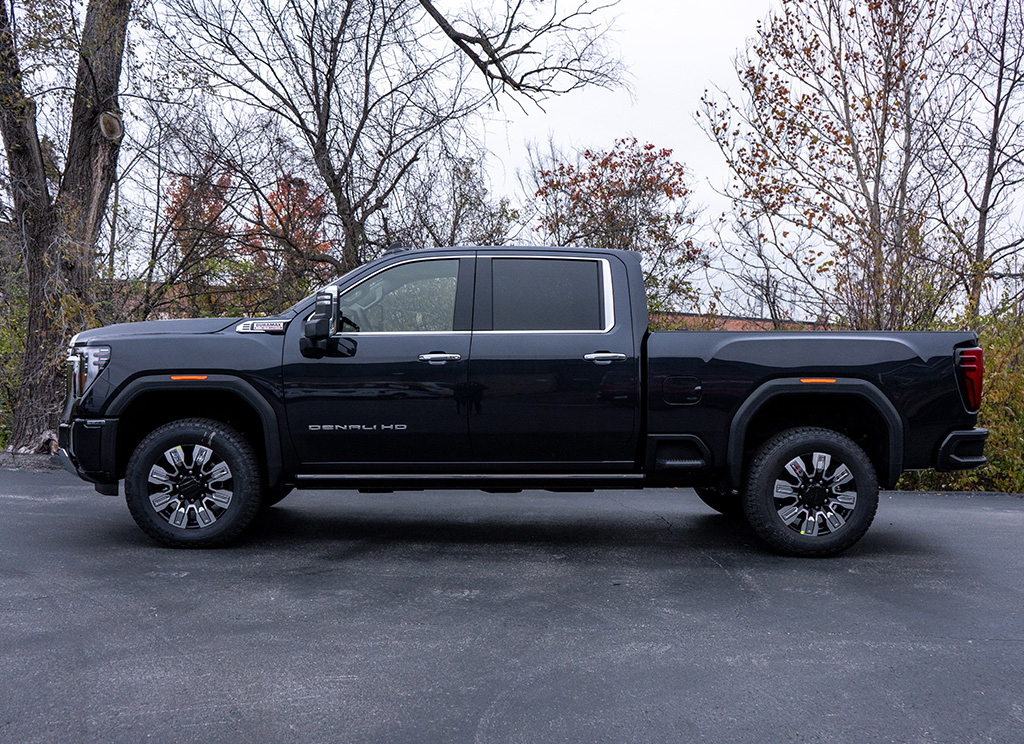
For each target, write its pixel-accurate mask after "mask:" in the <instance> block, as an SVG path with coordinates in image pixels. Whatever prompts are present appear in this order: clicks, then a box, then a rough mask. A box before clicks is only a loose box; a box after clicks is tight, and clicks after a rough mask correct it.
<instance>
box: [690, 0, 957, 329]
mask: <svg viewBox="0 0 1024 744" xmlns="http://www.w3.org/2000/svg"><path fill="white" fill-rule="evenodd" d="M950 9H951V8H949V7H947V6H946V4H945V2H944V0H880V1H879V2H872V3H855V2H849V1H846V0H784V2H783V3H782V5H781V8H780V9H779V10H778V12H777V13H775V14H774V15H772V16H771V17H770V18H769V19H768V20H767V21H766V22H765V23H764V24H763V25H759V28H758V33H757V35H756V37H755V38H754V39H753V41H752V42H751V44H750V46H749V47H748V49H747V50H746V53H745V54H743V55H741V56H740V57H739V58H738V59H737V60H736V69H737V74H738V77H739V82H740V85H741V86H742V94H741V96H740V98H739V99H738V100H733V99H731V98H730V97H728V96H724V95H719V96H715V95H712V94H705V96H704V98H703V101H702V107H701V110H700V111H699V113H698V118H699V120H700V121H701V122H702V123H703V126H704V127H705V130H706V131H707V132H708V134H709V135H710V136H711V138H712V139H713V140H714V141H715V142H716V144H718V146H719V148H720V149H721V151H722V153H723V154H724V155H725V158H726V162H727V163H728V166H729V168H730V170H731V172H732V177H733V180H732V183H731V185H730V195H731V196H732V197H733V199H734V203H735V205H736V210H737V215H738V218H739V221H740V222H741V223H747V224H749V222H750V220H753V221H754V223H755V224H764V225H767V224H769V223H770V226H771V229H770V230H767V231H766V230H761V229H759V230H758V231H757V232H756V233H748V234H747V236H746V237H747V239H748V248H749V249H752V250H753V253H754V255H757V256H760V257H761V258H762V259H763V260H765V261H767V262H768V264H769V267H770V271H771V272H773V273H775V274H777V275H778V276H779V277H781V278H782V279H784V281H785V282H787V283H788V284H790V285H791V286H793V287H802V288H803V289H804V297H803V299H802V303H803V304H804V305H806V306H814V305H819V304H820V305H823V306H824V307H825V309H826V312H827V314H829V315H831V316H833V317H834V318H838V319H839V320H840V321H842V322H844V323H846V324H848V325H850V326H852V327H855V328H875V329H879V328H920V327H924V326H927V325H928V324H929V323H931V322H932V321H933V319H934V318H935V317H936V316H937V315H939V314H940V313H941V312H942V311H943V310H944V308H947V307H948V306H949V304H950V302H951V298H952V296H953V292H954V290H955V286H954V284H955V277H954V276H953V275H952V274H951V273H950V272H948V271H946V270H945V269H944V262H943V261H942V260H941V259H942V257H944V256H945V255H946V254H948V252H949V248H950V242H951V241H950V237H949V235H948V229H947V228H946V227H945V225H943V224H942V222H941V221H939V220H937V219H936V218H935V216H934V212H935V211H936V210H935V200H936V193H937V192H936V187H935V185H934V183H933V182H932V180H931V179H929V178H928V177H927V174H926V173H925V172H924V170H923V167H922V166H923V163H924V160H925V157H926V155H927V153H928V152H930V149H931V148H932V147H933V146H934V143H933V141H932V140H933V137H934V127H933V126H932V125H931V122H929V121H928V120H927V114H928V112H929V111H930V110H932V108H933V107H932V106H930V105H929V104H930V103H931V102H932V101H933V100H934V99H935V98H936V96H937V95H938V91H939V90H940V89H941V86H942V81H943V79H944V71H943V68H944V66H946V65H948V64H950V63H951V61H950V58H949V56H948V51H949V49H948V47H947V46H946V45H945V44H944V41H945V40H946V39H947V38H948V36H949V34H950V14H949V13H948V12H947V11H949V10H950ZM716 99H718V100H716ZM720 101H721V102H720ZM766 219H767V220H768V221H769V222H765V220H766ZM808 238H810V239H808ZM750 239H752V240H753V244H749V240H750ZM742 241H743V235H742V234H740V242H742Z"/></svg>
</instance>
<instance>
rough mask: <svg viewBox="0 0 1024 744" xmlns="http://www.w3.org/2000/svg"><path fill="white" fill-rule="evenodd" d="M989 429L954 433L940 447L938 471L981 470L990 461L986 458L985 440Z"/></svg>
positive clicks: (936, 466) (936, 467)
mask: <svg viewBox="0 0 1024 744" xmlns="http://www.w3.org/2000/svg"><path fill="white" fill-rule="evenodd" d="M987 438H988V429H981V428H978V427H975V428H974V429H969V430H967V431H953V432H950V433H949V435H948V436H947V437H946V438H945V439H944V440H943V442H942V444H940V445H939V456H938V460H937V463H936V465H935V469H936V470H940V471H943V472H947V471H950V470H970V469H972V468H980V467H981V466H982V465H984V464H985V463H986V462H988V459H987V458H986V457H985V440H986V439H987Z"/></svg>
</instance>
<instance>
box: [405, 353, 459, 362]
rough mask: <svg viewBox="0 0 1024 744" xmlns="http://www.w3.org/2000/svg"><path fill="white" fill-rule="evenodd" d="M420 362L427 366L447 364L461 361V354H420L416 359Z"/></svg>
mask: <svg viewBox="0 0 1024 744" xmlns="http://www.w3.org/2000/svg"><path fill="white" fill-rule="evenodd" d="M416 358H417V359H419V360H420V361H421V362H426V363H427V364H447V363H448V362H457V361H459V360H461V359H462V354H447V353H445V352H443V351H432V352H430V353H429V354H420V355H419V356H418V357H416Z"/></svg>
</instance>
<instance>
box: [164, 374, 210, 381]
mask: <svg viewBox="0 0 1024 744" xmlns="http://www.w3.org/2000/svg"><path fill="white" fill-rule="evenodd" d="M206 377H207V376H206V375H171V379H172V380H174V381H175V382H179V381H181V380H205V379H206Z"/></svg>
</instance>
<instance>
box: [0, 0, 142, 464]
mask: <svg viewBox="0 0 1024 744" xmlns="http://www.w3.org/2000/svg"><path fill="white" fill-rule="evenodd" d="M130 9H131V1H130V0H91V1H90V2H89V5H88V9H87V11H86V14H85V21H84V23H83V24H82V26H81V29H80V34H81V36H80V39H76V41H77V42H78V43H77V44H75V46H76V47H77V49H76V51H77V57H78V59H77V75H76V78H75V82H74V95H73V99H72V102H71V110H70V119H69V125H68V128H67V131H66V140H65V141H66V147H64V148H63V155H64V157H63V163H64V167H63V172H62V173H61V174H60V178H59V184H60V185H59V187H58V188H57V189H56V194H53V193H52V192H51V180H52V179H51V178H50V174H49V173H48V166H49V167H50V168H53V167H54V161H55V160H56V158H54V157H48V156H49V155H50V154H51V152H52V150H53V149H56V147H57V145H56V144H55V140H54V139H53V138H52V137H53V136H58V134H57V133H54V134H53V135H52V136H51V137H45V138H41V137H40V134H39V129H38V127H37V114H38V111H37V105H36V99H35V98H34V97H33V93H34V92H35V88H37V87H38V83H34V82H33V80H32V79H31V77H29V78H26V72H25V71H23V69H22V60H23V58H26V59H27V58H28V57H26V56H25V55H26V50H25V47H28V50H29V53H31V50H32V48H33V45H32V43H29V44H23V42H25V41H26V40H27V39H26V37H25V36H24V34H22V33H21V32H20V31H19V28H18V26H17V25H16V23H15V11H16V7H15V5H14V4H13V3H12V4H11V5H10V6H8V5H7V4H3V6H2V7H0V133H2V136H3V140H4V146H5V148H6V153H7V168H8V173H9V183H8V188H9V190H10V193H11V201H12V205H13V218H14V219H13V222H14V225H15V226H16V227H15V230H14V234H15V239H16V241H17V243H18V245H19V248H20V252H21V255H22V256H23V259H24V265H25V287H26V302H27V305H28V317H27V321H26V327H27V338H28V342H27V343H26V344H25V346H24V353H23V355H22V362H21V372H20V381H19V388H18V394H17V404H16V407H15V410H14V417H13V423H12V431H11V446H13V447H15V448H27V447H33V446H35V445H36V444H37V440H38V439H39V436H40V434H41V433H42V432H45V431H47V430H48V429H50V427H51V426H52V412H53V411H54V410H55V408H56V405H57V401H58V395H59V390H60V386H59V385H58V384H57V364H56V360H57V359H58V358H59V349H60V345H61V344H62V342H63V340H64V335H65V331H66V330H67V329H68V328H70V327H82V326H83V325H84V324H85V322H86V319H87V318H88V315H89V309H88V308H89V304H90V303H89V278H90V269H91V260H92V250H93V246H94V245H95V243H96V239H97V237H98V235H99V231H100V229H101V227H102V220H103V214H104V210H105V208H106V204H107V197H108V194H109V192H110V187H111V184H112V183H113V181H114V177H115V170H116V166H117V156H118V150H119V145H120V140H121V135H122V133H123V127H122V124H121V120H120V109H119V105H118V82H119V80H120V77H121V60H122V52H123V49H124V43H125V33H126V29H127V25H128V17H129V12H130ZM76 26H77V23H76V22H73V23H72V28H73V29H74V30H77V28H75V27H76ZM68 45H69V43H65V45H64V46H65V47H67V46H68ZM59 134H61V135H62V134H63V133H62V132H61V133H59Z"/></svg>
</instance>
